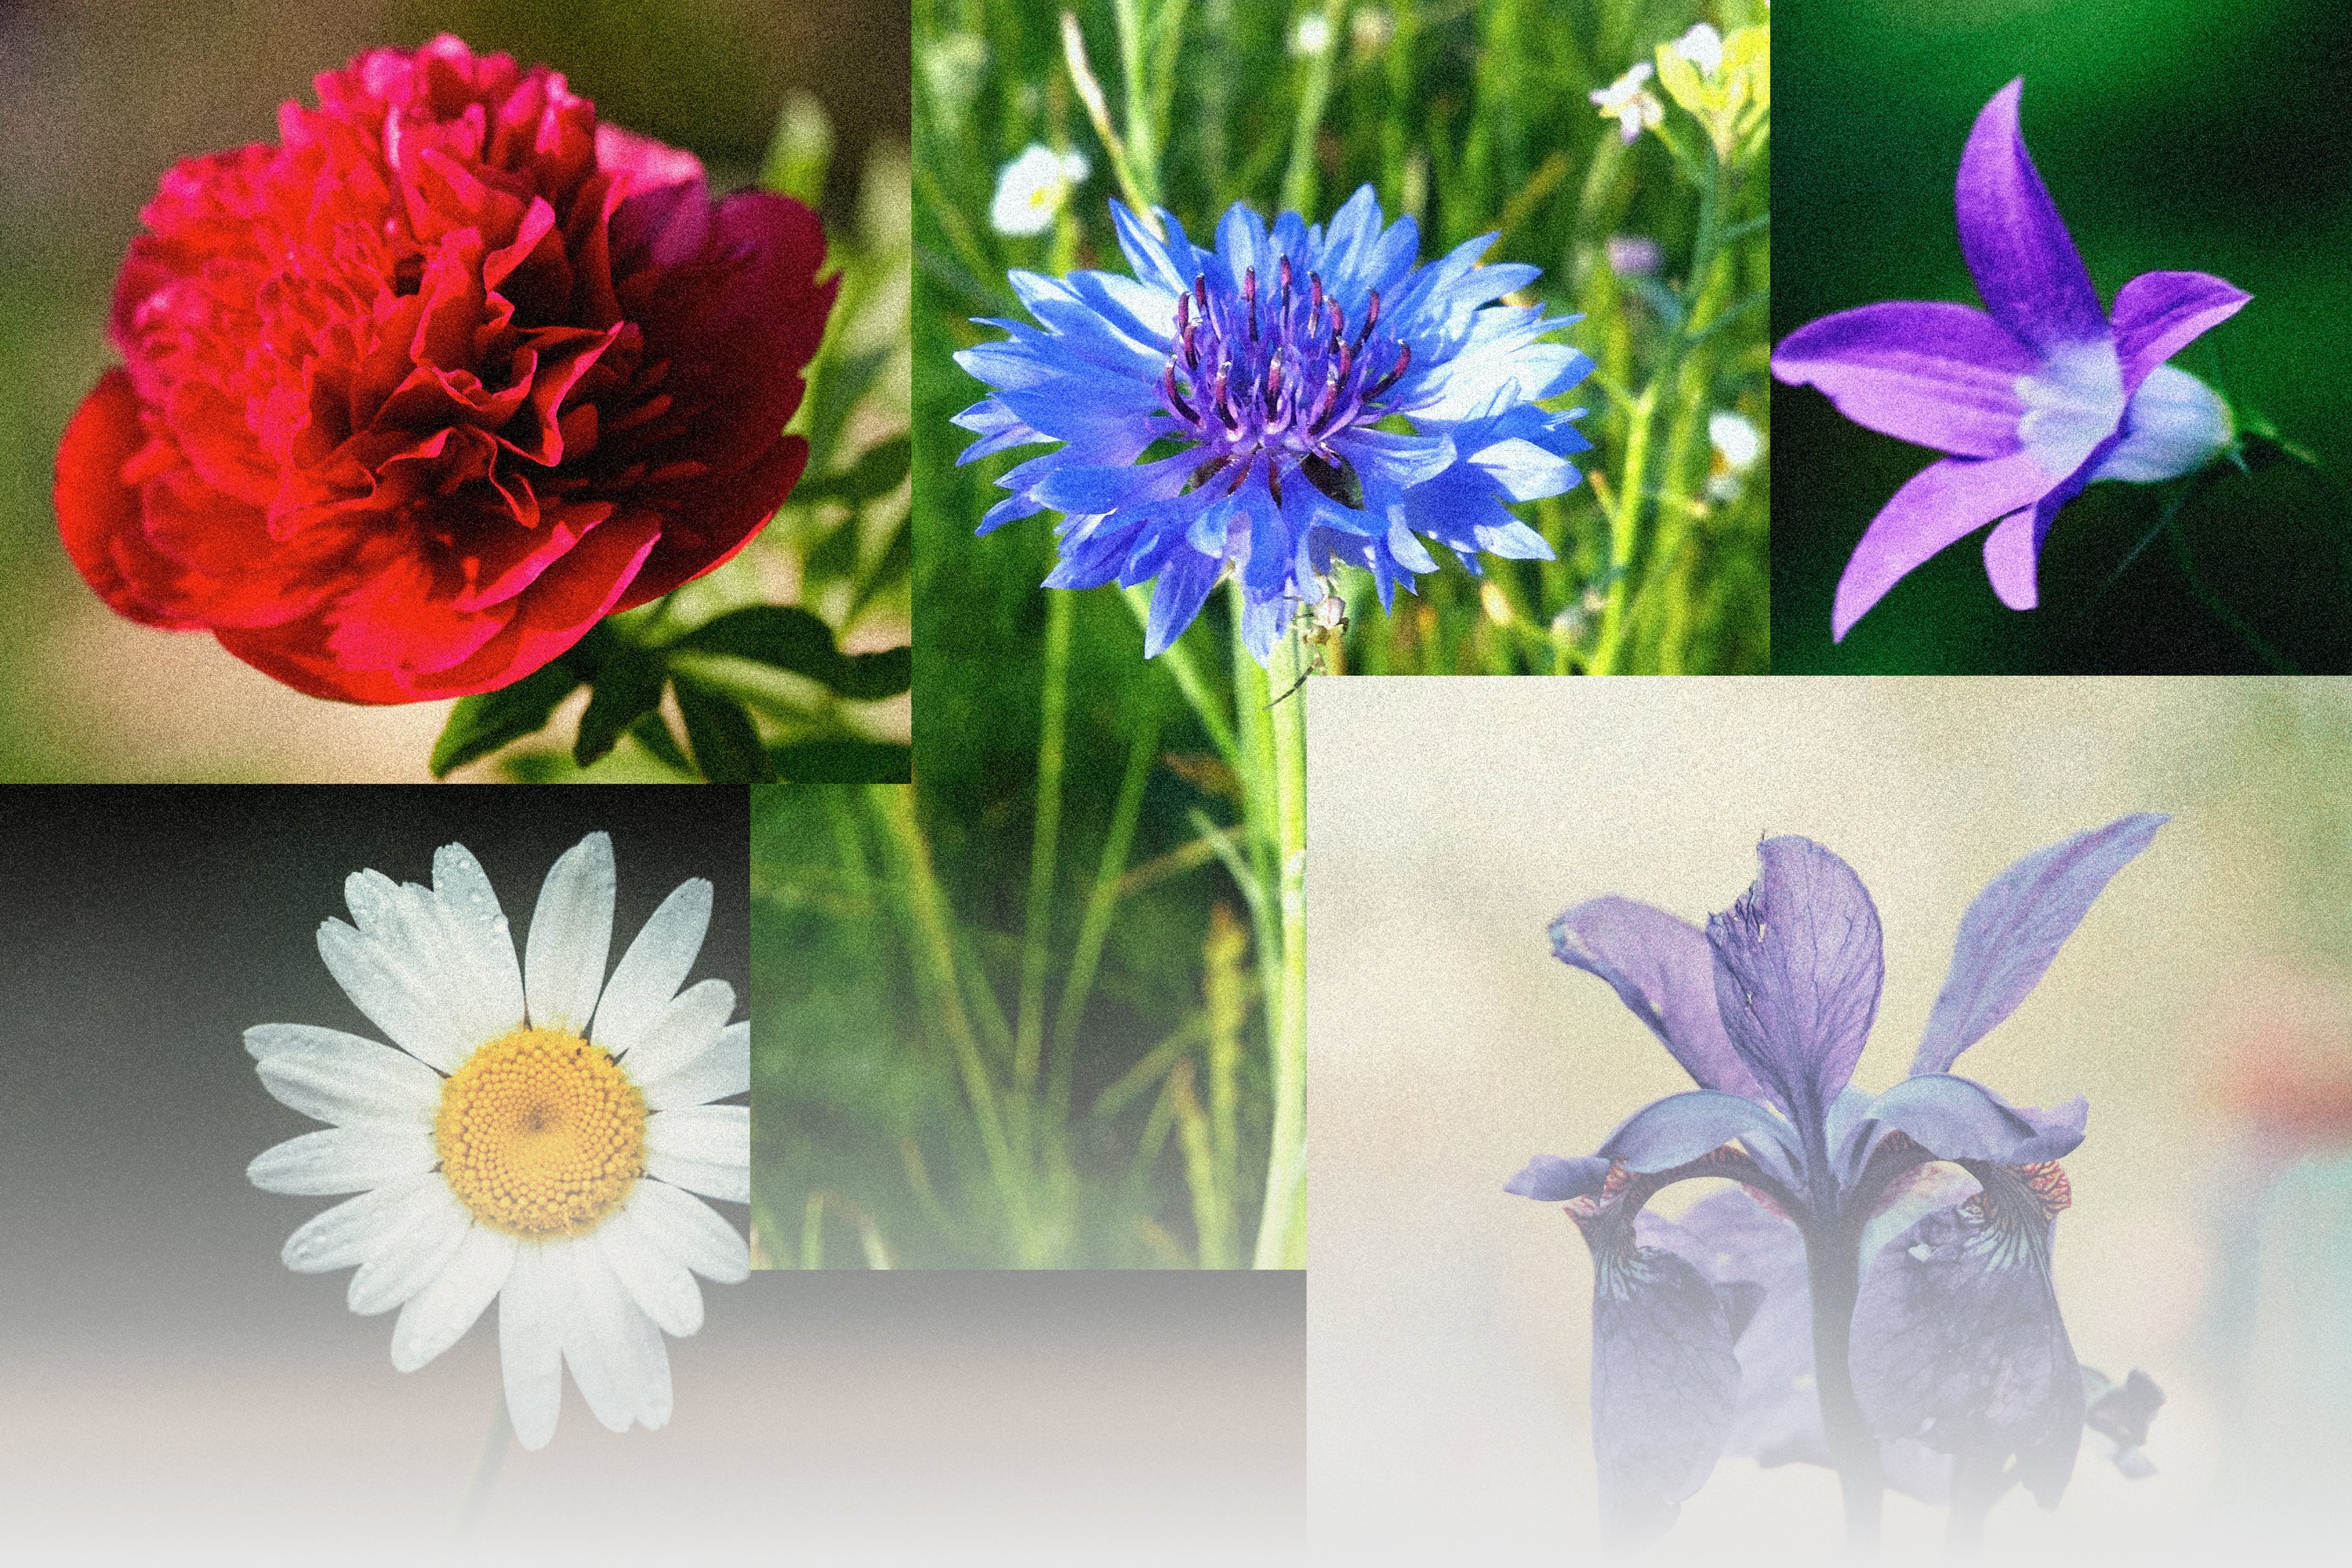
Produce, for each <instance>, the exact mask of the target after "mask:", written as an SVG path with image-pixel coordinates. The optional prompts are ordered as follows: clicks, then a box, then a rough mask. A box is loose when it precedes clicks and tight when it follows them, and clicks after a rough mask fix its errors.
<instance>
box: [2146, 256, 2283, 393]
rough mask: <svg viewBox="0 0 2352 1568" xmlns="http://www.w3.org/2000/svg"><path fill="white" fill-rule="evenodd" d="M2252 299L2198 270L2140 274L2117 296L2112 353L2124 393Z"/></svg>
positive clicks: (2233, 287) (2243, 291) (2238, 289)
mask: <svg viewBox="0 0 2352 1568" xmlns="http://www.w3.org/2000/svg"><path fill="white" fill-rule="evenodd" d="M2252 298H2253V296H2252V295H2251V294H2249V293H2247V292H2246V291H2245V290H2244V289H2241V288H2238V287H2237V286H2236V285H2234V284H2231V283H2225V282H2223V281H2222V280H2221V279H2219V278H2215V277H2212V276H2210V274H2207V273H2203V272H2143V273H2141V274H2140V275H2139V276H2138V277H2137V278H2135V279H2132V280H2131V281H2130V282H2128V283H2126V284H2125V285H2124V286H2123V288H2122V289H2121V290H2120V291H2118V292H2117V293H2116V326H2115V331H2116V353H2117V354H2119V355H2121V356H2122V359H2123V364H2124V390H2125V391H2126V392H2127V393H2128V392H2134V391H2137V390H2138V387H2139V384H2140V383H2141V382H2143V381H2146V380H2147V373H2148V372H2150V371H2152V370H2154V369H2155V368H2156V367H2157V366H2158V365H2160V364H2162V363H2164V362H2165V361H2167V360H2168V359H2170V358H2171V357H2172V356H2173V355H2174V354H2177V353H2179V352H2180V351H2181V350H2182V349H2185V348H2187V347H2188V346H2189V344H2190V343H2192V342H2195V341H2196V340H2197V339H2198V338H2199V337H2200V336H2202V335H2203V334H2204V333H2205V332H2206V331H2208V330H2209V329H2210V328H2212V327H2216V326H2219V325H2220V324H2221V322H2223V321H2228V320H2229V319H2230V318H2231V317H2232V316H2234V315H2236V314H2237V313H2238V311H2239V310H2240V309H2241V308H2242V307H2243V306H2244V304H2245V302H2246V301H2247V300H2251V299H2252Z"/></svg>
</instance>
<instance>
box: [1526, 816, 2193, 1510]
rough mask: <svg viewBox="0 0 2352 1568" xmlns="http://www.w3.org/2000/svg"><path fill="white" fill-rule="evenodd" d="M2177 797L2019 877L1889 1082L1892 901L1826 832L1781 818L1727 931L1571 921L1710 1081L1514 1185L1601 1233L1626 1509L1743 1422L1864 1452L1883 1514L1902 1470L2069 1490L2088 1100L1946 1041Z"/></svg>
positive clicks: (1911, 1479) (1790, 1455)
mask: <svg viewBox="0 0 2352 1568" xmlns="http://www.w3.org/2000/svg"><path fill="white" fill-rule="evenodd" d="M2165 820H2166V819H2165V818H2164V817H2162V816H2154V815H2141V816H2128V817H2125V818H2123V819H2121V820H2120V821H2117V822H2114V823H2110V824H2109V825H2107V826H2105V827H2101V828H2098V829H2095V830H2094V831H2092V832H2088V833H2084V834H2080V835H2077V836H2076V837H2073V838H2071V839H2068V840H2066V841H2065V842H2063V843H2062V844H2057V845H2053V846H2051V847H2048V848H2045V849H2042V850H2040V851H2037V852H2036V853H2034V854H2032V855H2029V856H2027V857H2026V858H2023V859H2021V860H2020V861H2018V862H2017V863H2015V864H2014V865H2012V866H2011V867H2010V868H2008V869H2007V870H2006V871H2003V872H2002V873H2001V874H2000V876H1998V877H1996V878H1994V879H1993V880H1992V881H1991V882H1990V884H1988V885H1987V887H1986V888H1985V889H1984V891H1983V892H1981V893H1980V894H1979V895H1978V897H1977V899H1976V900H1975V901H1974V902H1973V903H1971V904H1970V905H1969V910H1968V913H1967V914H1966V916H1965V917H1964V918H1963V919H1962V921H1961V922H1960V931H1959V938H1958V942H1957V944H1956V945H1955V948H1954V951H1953V955H1952V965H1951V970H1950V973H1948V976H1947V977H1946V980H1945V983H1944V988H1943V992H1942V994H1941V995H1940V996H1939V997H1938V999H1937V1004H1936V1007H1935V1011H1934V1013H1933V1015H1932V1016H1931V1017H1930V1019H1929V1022H1928V1026H1927V1036H1926V1038H1925V1039H1923V1040H1922V1041H1921V1043H1920V1047H1919V1051H1918V1055H1917V1057H1916V1060H1915V1062H1914V1065H1913V1068H1912V1074H1911V1076H1910V1077H1908V1078H1906V1079H1903V1080H1902V1081H1901V1082H1900V1083H1898V1084H1896V1085H1895V1087H1893V1088H1892V1089H1888V1090H1887V1091H1885V1093H1883V1094H1878V1095H1872V1094H1870V1093H1868V1092H1866V1091H1864V1090H1862V1089H1855V1088H1854V1087H1853V1086H1852V1084H1851V1083H1850V1082H1849V1079H1851V1078H1852V1075H1853V1069H1854V1066H1855V1064H1856V1062H1857V1061H1858V1060H1859V1059H1860V1058H1861V1055H1862V1050H1863V1047H1864V1043H1865V1041H1866V1038H1867V1036H1868V1034H1869V1030H1870V1026H1871V1024H1872V1022H1873V1020H1874V1016H1875V1014H1876V1010H1877V1004H1878V994H1879V987H1880V984H1881V980H1882V978H1883V973H1884V960H1883V956H1882V954H1881V952H1880V936H1879V921H1878V913H1877V910H1876V908H1875V906H1874V904H1873V903H1872V901H1871V898H1870V894H1869V891H1868V889H1865V888H1864V886H1863V884H1862V881H1861V879H1859V878H1858V877H1856V876H1855V875H1854V873H1853V868H1850V867H1849V866H1847V865H1846V863H1845V862H1844V861H1843V860H1841V859H1839V858H1838V857H1836V856H1835V855H1833V854H1832V853H1831V852H1830V851H1829V850H1827V849H1825V848H1823V847H1822V846H1821V845H1819V844H1815V843H1813V842H1812V841H1811V840H1810V839H1805V838H1798V837H1781V838H1772V839H1768V840H1766V841H1765V843H1764V844H1763V845H1762V846H1761V847H1760V850H1759V857H1760V858H1761V860H1762V862H1763V865H1762V870H1761V874H1760V875H1759V877H1758V879H1757V880H1756V882H1755V884H1754V885H1753V886H1752V887H1750V888H1749V889H1748V891H1747V892H1746V893H1744V894H1742V895H1741V896H1740V898H1739V899H1738V901H1737V902H1736V903H1734V905H1733V906H1732V908H1731V909H1730V910H1728V911H1727V912H1725V913H1722V914H1718V915H1716V916H1714V917H1713V918H1712V919H1710V920H1709V921H1707V924H1706V931H1705V933H1704V934H1702V933H1701V932H1700V931H1698V930H1697V929H1696V928H1694V927H1692V926H1690V925H1688V924H1686V923H1685V922H1684V921H1680V920H1677V919H1676V918H1675V917H1674V916H1672V915H1670V914H1667V913H1665V912H1664V911H1663V910H1654V909H1651V908H1649V907H1647V906H1646V905H1642V904H1636V903H1633V902H1632V901H1630V900H1623V899H1601V900H1593V901H1591V902H1590V903H1585V904H1580V905H1578V906H1577V907H1575V908H1574V909H1571V910H1568V911H1567V912H1566V913H1565V914H1563V915H1561V916H1560V917H1559V919H1558V920H1557V921H1554V922H1553V923H1552V928H1551V935H1552V944H1553V949H1554V951H1555V952H1557V953H1558V954H1559V957H1560V958H1561V959H1562V960H1563V961H1564V962H1566V963H1570V964H1571V965H1573V966H1574V967H1576V968H1579V969H1582V970H1584V971H1586V972H1588V973H1592V974H1595V975H1597V976H1599V977H1600V978H1601V979H1602V980H1604V981H1606V982H1608V984H1609V985H1610V986H1611V987H1612V989H1613V990H1614V991H1615V992H1616V993H1617V994H1618V996H1619V998H1620V999H1622V1001H1623V1002H1624V1003H1625V1005H1626V1006H1627V1007H1628V1008H1629V1009H1630V1010H1631V1011H1632V1012H1633V1014H1634V1016H1637V1017H1638V1018H1640V1019H1641V1020H1642V1022H1643V1024H1645V1025H1647V1026H1649V1028H1650V1029H1651V1031H1652V1032H1653V1033H1654V1034H1655V1035H1656V1036H1657V1037H1658V1038H1659V1039H1660V1041H1661V1042H1663V1043H1664V1045H1665V1047H1666V1048H1667V1049H1668V1050H1669V1051H1671V1052H1672V1053H1673V1054H1674V1056H1675V1059H1676V1060H1678V1061H1680V1062H1681V1063H1682V1064H1683V1066H1684V1067H1685V1068H1686V1069H1687V1070H1688V1071H1689V1072H1690V1074H1691V1076H1692V1077H1693V1078H1694V1079H1696V1080H1697V1081H1698V1083H1699V1084H1700V1085H1701V1087H1700V1088H1699V1089H1697V1090H1696V1091H1691V1092H1686V1093H1683V1094H1675V1095H1669V1096H1667V1097H1666V1098H1665V1099H1664V1100H1656V1101H1654V1102H1653V1103H1652V1104H1650V1105H1647V1106H1644V1107H1643V1108H1642V1109H1641V1110H1638V1111H1636V1112H1634V1113H1633V1115H1632V1116H1631V1117H1629V1118H1627V1119H1626V1120H1625V1121H1624V1122H1623V1123H1622V1125H1620V1126H1619V1127H1618V1129H1617V1130H1616V1131H1614V1132H1612V1134H1610V1136H1609V1138H1608V1140H1607V1141H1606V1142H1603V1143H1602V1144H1601V1148H1600V1150H1599V1151H1598V1152H1596V1153H1594V1154H1592V1155H1589V1156H1586V1157H1583V1158H1577V1159H1563V1158H1560V1157H1558V1156H1554V1155H1538V1156H1537V1157H1535V1158H1534V1159H1533V1160H1531V1161H1529V1162H1528V1164H1527V1165H1526V1166H1525V1167H1524V1168H1523V1169H1522V1170H1521V1171H1520V1172H1519V1173H1517V1175H1516V1176H1514V1177H1512V1179H1511V1180H1510V1182H1509V1183H1508V1184H1507V1186H1506V1189H1505V1190H1506V1191H1507V1192H1510V1193H1513V1194H1517V1195H1519V1196H1522V1197H1529V1198H1534V1199H1537V1200H1538V1201H1542V1202H1551V1203H1564V1204H1565V1205H1567V1211H1568V1214H1569V1215H1570V1218H1572V1219H1574V1220H1575V1221H1576V1224H1577V1227H1578V1229H1579V1231H1580V1233H1581V1234H1582V1236H1583V1238H1584V1241H1585V1243H1586V1245H1587V1247H1590V1248H1591V1253H1592V1260H1593V1342H1592V1358H1593V1439H1594V1444H1595V1447H1596V1449H1597V1450H1598V1454H1599V1458H1600V1468H1601V1488H1602V1494H1603V1495H1602V1511H1603V1513H1604V1515H1605V1516H1606V1517H1607V1519H1608V1520H1609V1521H1610V1522H1611V1524H1612V1528H1613V1529H1614V1530H1615V1531H1617V1532H1619V1533H1621V1534H1624V1535H1631V1536H1642V1535H1647V1534H1653V1533H1655V1532H1656V1531H1660V1530H1663V1529H1664V1528H1665V1527H1666V1526H1667V1525H1668V1524H1670V1523H1671V1522H1672V1521H1673V1519H1674V1516H1675V1508H1676V1507H1677V1505H1679V1504H1680V1503H1681V1501H1682V1500H1684V1499H1685V1498H1687V1497H1689V1496H1690V1495H1691V1493H1692V1492H1694V1491H1696V1489H1697V1488H1698V1487H1699V1485H1700V1484H1701V1483H1702V1482H1703V1481H1704V1480H1705V1479H1706V1472H1707V1471H1708V1470H1709V1469H1710V1468H1712V1467H1713V1464H1714V1462H1715V1459H1716V1458H1717V1457H1718V1456H1720V1455H1722V1454H1724V1453H1727V1452H1736V1453H1742V1454H1747V1455H1749V1456H1751V1457H1754V1458H1759V1459H1761V1460H1763V1461H1764V1462H1766V1463H1783V1462H1787V1461H1790V1460H1806V1461H1811V1462H1816V1463H1831V1464H1835V1465H1837V1466H1838V1467H1839V1468H1840V1469H1841V1472H1842V1474H1843V1477H1844V1479H1845V1480H1846V1482H1847V1485H1848V1487H1849V1489H1850V1494H1849V1500H1848V1506H1849V1510H1850V1517H1851V1516H1852V1514H1851V1510H1853V1509H1854V1507H1855V1500H1854V1498H1853V1495H1852V1492H1851V1489H1853V1488H1855V1487H1862V1488H1864V1489H1865V1490H1867V1491H1868V1493H1869V1494H1870V1496H1869V1498H1867V1499H1865V1502H1866V1503H1867V1506H1866V1508H1864V1510H1863V1511H1864V1514H1865V1515H1866V1516H1869V1517H1874V1514H1875V1507H1876V1504H1875V1501H1874V1496H1875V1489H1876V1488H1877V1487H1879V1486H1880V1485H1882V1484H1891V1485H1895V1486H1897V1487H1900V1488H1902V1489H1905V1490H1907V1491H1912V1492H1916V1493H1918V1494H1920V1495H1924V1496H1933V1497H1941V1496H1944V1495H1948V1494H1949V1495H1953V1496H1955V1497H1956V1499H1957V1498H1958V1495H1959V1493H1962V1492H1965V1493H1967V1494H1968V1496H1969V1500H1970V1501H1969V1506H1970V1507H1974V1508H1977V1509H1978V1510H1979V1514H1980V1511H1981V1508H1983V1507H1989V1506H1990V1501H1991V1499H1992V1498H1993V1497H1995V1496H1998V1494H1999V1490H2000V1487H2005V1486H2006V1484H2007V1479H2006V1478H2010V1477H2011V1476H2013V1477H2014V1478H2015V1479H2020V1480H2021V1481H2022V1482H2023V1483H2024V1484H2025V1486H2026V1487H2027V1488H2028V1489H2030V1490H2031V1491H2032V1493H2033V1494H2034V1496H2035V1497H2036V1498H2037V1499H2039V1500H2041V1501H2042V1502H2043V1503H2044V1504H2045V1505H2053V1504H2054V1503H2055V1502H2056V1501H2057V1499H2058V1494H2059V1493H2060V1492H2061V1491H2062V1490H2063V1489H2064V1487H2065V1484H2066V1479H2067V1477H2068V1475H2069V1474H2070V1473H2071V1471H2072V1468H2073V1463H2074V1447H2075V1442H2076V1439H2077V1438H2078V1437H2079V1435H2080V1433H2081V1430H2082V1426H2083V1422H2084V1380H2083V1373H2082V1372H2081V1370H2080V1369H2079V1367H2078V1366H2077V1365H2076V1363H2075V1362H2074V1351H2073V1348H2072V1346H2071V1345H2070V1344H2069V1342H2068V1341H2067V1337H2066V1330H2065V1324H2064V1322H2063V1320H2062V1318H2061V1317H2060V1316H2059V1311H2058V1303H2057V1297H2056V1294H2055V1291H2054V1289H2053V1287H2052V1284H2051V1277H2050V1267H2049V1259H2050V1248H2051V1245H2052V1237H2053V1222H2054V1220H2055V1219H2056V1216H2057V1215H2058V1214H2059V1212H2060V1211H2061V1210H2063V1208H2064V1207H2065V1206H2066V1204H2067V1202H2068V1201H2069V1194H2068V1190H2067V1185H2066V1179H2065V1175H2064V1173H2063V1171H2062V1170H2061V1169H2060V1168H2059V1166H2058V1165H2057V1163H2056V1162H2057V1161H2058V1160H2060V1159H2061V1158H2063V1157H2064V1156H2065V1155H2067V1154H2070V1153H2072V1152H2074V1149H2075V1148H2076V1147H2078V1146H2079V1145H2080V1144H2081V1143H2082V1142H2083V1135H2084V1125H2085V1121H2086V1118H2087V1115H2088V1107H2087V1106H2086V1105H2085V1104H2084V1101H2083V1100H2080V1099H2076V1100H2073V1101H2071V1102H2069V1103H2068V1104H2066V1105H2063V1106H2061V1107H2058V1108H2057V1109H2055V1110H2034V1109H2031V1108H2026V1107H2021V1106H2016V1105H2012V1104H2011V1103H2010V1102H2009V1101H2008V1100H2004V1099H2002V1098H2001V1097H2000V1095H1998V1094H1995V1093H1994V1092H1993V1091H1992V1090H1990V1089H1987V1088H1985V1087H1984V1086H1983V1085H1981V1084H1979V1083H1976V1082H1974V1081H1972V1080H1971V1079H1965V1078H1959V1077H1956V1076H1954V1075H1953V1074H1952V1073H1951V1072H1950V1071H1949V1068H1951V1066H1952V1064H1953V1062H1954V1060H1955V1059H1956V1058H1958V1056H1959V1054H1960V1053H1961V1052H1962V1051H1964V1050H1965V1049H1967V1048H1968V1047H1969V1046H1970V1045H1972V1044H1973V1043H1975V1042H1976V1041H1977V1040H1978V1039H1979V1038H1981V1037H1983V1036H1984V1035H1985V1034H1986V1033H1987V1032H1988V1031H1989V1030H1990V1029H1991V1028H1993V1027H1994V1026H1996V1025H1998V1024H1999V1023H2000V1021H2001V1020H2002V1019H2003V1018H2005V1017H2007V1016H2009V1015H2010V1013H2011V1012H2012V1011H2013V1010H2014V1009H2015V1008H2016V1007H2017V1006H2018V1005H2019V1004H2020V1003H2021V1002H2022V1001H2023V1000H2024V998H2025V996H2026V994H2027V993H2028V992H2030V991H2031V990H2032V988H2033V986H2034V984H2036V983H2037V982H2038V981H2039V980H2040V979H2041V978H2042V974H2043V973H2046V972H2047V971H2048V969H2049V967H2050V965H2051V963H2052V962H2053V960H2054V959H2055V957H2056V956H2057V952H2058V950H2059V948H2060V946H2061V945H2063V943H2064V942H2065V940H2066V938H2067V937H2068V936H2070V935H2071V934H2073V932H2074V929H2075V927H2076V926H2077V925H2078V924H2080V923H2081V921H2082V920H2083V918H2084V915H2085V914H2086V913H2087V912H2088V911H2089V909H2090V907H2091V904H2092V902H2093V901H2094V900H2095V899H2096V898H2097V897H2098V895H2099V893H2100V892H2101V891H2102V890H2103V889H2105V887H2106V885H2107V883H2108V881H2109V880H2110V879H2112V878H2113V877H2114V876H2115V875H2116V872H2117V871H2119V870H2121V869H2122V868H2123V867H2124V866H2125V865H2126V864H2128V863H2129V862H2130V861H2131V859H2132V858H2134V857H2136V856H2137V855H2138V854H2139V852H2140V851H2141V850H2143V849H2145V848H2146V847H2147V845H2148V844H2149V842H2150V841H2151V840H2152V839H2153V838H2154V837H2155V835H2156V831H2157V829H2158V827H2160V826H2162V825H2163V823H2164V821H2165ZM1700 1178H1717V1179H1726V1178H1727V1179H1729V1180H1732V1181H1735V1182H1738V1183H1739V1184H1741V1185H1742V1186H1743V1187H1744V1188H1745V1191H1744V1192H1730V1193H1725V1194H1718V1195H1717V1196H1715V1197H1711V1198H1708V1199H1706V1201H1704V1202H1702V1203H1700V1204H1698V1205H1696V1206H1694V1207H1693V1208H1692V1209H1690V1210H1689V1211H1688V1212H1687V1213H1686V1214H1685V1215H1684V1216H1683V1219H1682V1220H1681V1221H1680V1222H1679V1223H1676V1224H1669V1223H1667V1222H1665V1221H1664V1220H1661V1219H1659V1218H1658V1217H1657V1216H1655V1215H1649V1214H1646V1213H1644V1212H1643V1205H1646V1204H1647V1203H1648V1202H1649V1200H1650V1198H1651V1197H1652V1196H1653V1195H1654V1194H1656V1193H1658V1192H1660V1191H1662V1190H1664V1188H1665V1187H1667V1186H1670V1185H1672V1184H1675V1183H1677V1182H1682V1181H1686V1180H1692V1179H1700ZM1727 1358H1728V1360H1729V1362H1730V1363H1732V1364H1733V1365H1734V1366H1735V1367H1736V1371H1737V1375H1736V1376H1733V1377H1730V1378H1729V1379H1728V1380H1727V1377H1726V1375H1725V1372H1724V1368H1725V1364H1726V1361H1727ZM1822 1358H1828V1359H1827V1360H1823V1359H1822ZM1857 1444H1858V1445H1859V1447H1860V1449H1861V1457H1860V1458H1858V1457H1857V1455H1856V1453H1855V1447H1856V1445H1857ZM2012 1460H2013V1461H2014V1467H2013V1468H2011V1461H2012ZM1963 1482H1965V1483H1966V1484H1965V1485H1963V1484H1962V1483H1963ZM1995 1482H1998V1483H1999V1485H1994V1483H1995ZM1989 1487H1990V1491H1989V1490H1988V1488H1989ZM1956 1517H1957V1516H1956Z"/></svg>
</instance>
